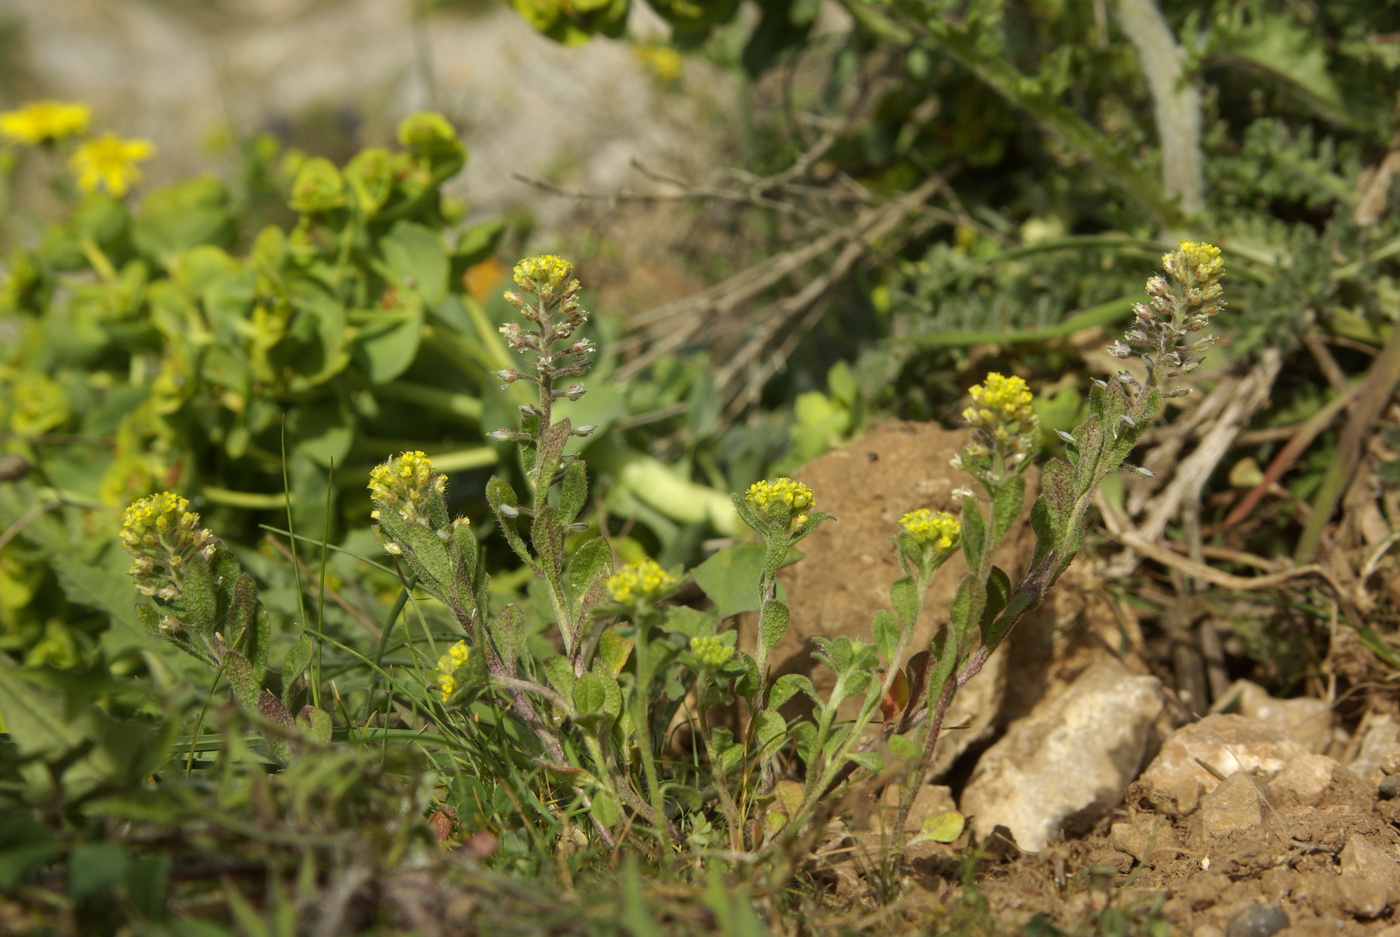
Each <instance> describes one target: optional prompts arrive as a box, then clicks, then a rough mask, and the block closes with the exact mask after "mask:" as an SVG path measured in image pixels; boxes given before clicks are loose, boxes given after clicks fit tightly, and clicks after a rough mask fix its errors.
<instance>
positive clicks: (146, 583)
mask: <svg viewBox="0 0 1400 937" xmlns="http://www.w3.org/2000/svg"><path fill="white" fill-rule="evenodd" d="M189 506H190V503H189V501H188V500H186V499H185V498H182V497H180V496H179V495H177V494H175V493H174V492H172V491H163V492H161V493H160V494H158V495H151V496H150V497H146V498H141V499H140V500H139V501H136V502H135V503H134V504H132V505H131V506H130V507H128V508H127V509H126V511H124V512H123V513H122V529H121V541H122V544H123V545H124V546H125V547H126V549H127V552H128V553H130V554H131V555H132V557H134V562H133V563H132V564H131V567H130V568H129V569H128V570H127V572H128V573H130V574H131V576H132V577H133V578H134V579H135V580H136V588H137V590H138V591H139V592H141V594H142V595H149V596H155V597H157V598H160V599H164V600H165V601H167V602H172V601H174V600H176V599H178V598H180V596H181V594H182V593H181V591H180V581H181V580H182V579H183V577H184V571H185V568H186V566H187V565H188V563H189V560H190V559H191V558H192V557H194V556H196V555H202V556H203V557H204V558H205V559H208V558H210V557H212V556H213V555H214V551H215V550H216V549H217V547H218V544H219V541H218V539H217V538H216V537H215V536H214V535H213V533H211V532H210V531H209V530H208V529H207V528H203V527H200V526H199V515H198V514H196V513H194V512H193V511H190V510H189Z"/></svg>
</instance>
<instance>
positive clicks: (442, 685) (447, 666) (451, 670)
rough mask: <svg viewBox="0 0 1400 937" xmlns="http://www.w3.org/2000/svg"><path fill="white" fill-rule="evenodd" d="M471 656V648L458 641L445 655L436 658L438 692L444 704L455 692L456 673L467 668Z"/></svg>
mask: <svg viewBox="0 0 1400 937" xmlns="http://www.w3.org/2000/svg"><path fill="white" fill-rule="evenodd" d="M471 654H472V652H471V648H470V647H468V646H467V642H466V641H458V642H457V643H456V644H454V645H452V646H451V647H449V648H448V649H447V653H446V654H443V655H442V656H441V657H439V658H438V662H437V683H438V692H439V693H440V694H441V695H442V701H443V702H444V703H445V702H447V700H448V698H449V697H450V696H451V695H452V694H453V693H455V692H457V671H459V670H461V669H462V668H463V667H465V666H467V661H469V660H471Z"/></svg>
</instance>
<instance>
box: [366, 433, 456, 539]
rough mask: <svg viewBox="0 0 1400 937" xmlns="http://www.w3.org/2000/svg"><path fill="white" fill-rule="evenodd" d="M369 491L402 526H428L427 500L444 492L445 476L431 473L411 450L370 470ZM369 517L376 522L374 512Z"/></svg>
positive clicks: (429, 464)
mask: <svg viewBox="0 0 1400 937" xmlns="http://www.w3.org/2000/svg"><path fill="white" fill-rule="evenodd" d="M369 490H370V496H371V497H372V498H373V499H374V500H375V501H380V502H383V503H385V504H389V505H392V506H393V507H394V510H395V511H397V512H398V515H399V517H402V518H403V520H404V523H406V524H420V525H422V526H424V527H428V526H431V523H430V521H429V519H428V509H427V505H428V501H429V499H430V498H432V497H433V496H434V495H436V496H437V497H439V498H441V497H442V496H443V495H444V494H445V493H446V492H447V476H446V475H440V474H436V473H434V472H433V463H432V462H431V461H430V460H429V459H428V457H427V456H426V455H425V454H424V453H423V452H422V451H421V450H417V449H415V450H414V451H412V452H405V453H403V454H402V455H400V456H398V457H397V458H393V459H390V460H389V461H388V462H385V463H384V464H383V465H376V466H375V467H374V468H373V469H371V470H370V473H369ZM370 516H371V517H373V518H375V519H376V520H377V519H378V518H379V511H378V509H376V510H375V511H373V512H372V513H371V514H370Z"/></svg>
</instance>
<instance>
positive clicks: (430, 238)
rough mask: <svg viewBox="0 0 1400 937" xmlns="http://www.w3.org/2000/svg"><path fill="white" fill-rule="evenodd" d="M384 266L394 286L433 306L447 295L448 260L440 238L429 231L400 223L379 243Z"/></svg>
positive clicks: (410, 224)
mask: <svg viewBox="0 0 1400 937" xmlns="http://www.w3.org/2000/svg"><path fill="white" fill-rule="evenodd" d="M379 243H380V250H381V251H383V253H384V265H385V267H386V268H387V270H388V278H389V279H390V280H391V282H393V284H394V286H396V287H397V288H399V289H402V290H411V291H413V292H416V293H417V294H418V295H419V296H421V297H423V303H424V304H425V305H428V306H436V305H437V304H438V303H440V302H442V300H443V298H444V297H445V296H446V295H447V273H448V258H447V249H446V248H445V247H444V246H443V243H442V237H441V236H440V235H439V234H438V233H437V232H436V231H434V230H433V229H432V228H428V227H425V226H423V225H421V224H417V223H415V222H412V221H400V222H398V223H396V224H395V225H394V226H393V227H392V228H390V229H389V233H388V234H387V235H385V236H384V237H383V238H382V239H381V240H380V242H379Z"/></svg>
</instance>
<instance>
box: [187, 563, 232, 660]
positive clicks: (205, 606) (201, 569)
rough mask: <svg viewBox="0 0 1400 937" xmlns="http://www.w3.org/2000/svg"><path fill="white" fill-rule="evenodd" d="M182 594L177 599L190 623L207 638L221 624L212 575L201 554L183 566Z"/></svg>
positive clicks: (211, 636) (211, 635)
mask: <svg viewBox="0 0 1400 937" xmlns="http://www.w3.org/2000/svg"><path fill="white" fill-rule="evenodd" d="M183 592H184V594H183V595H182V596H181V597H180V599H179V605H181V606H183V608H184V610H185V613H186V614H187V615H188V616H189V620H190V624H192V625H194V626H195V627H196V628H198V629H199V631H200V633H201V634H203V635H204V636H205V637H206V638H208V639H209V640H211V641H212V640H213V639H214V632H215V631H216V630H217V629H218V628H219V627H220V626H221V625H222V624H223V615H221V614H220V609H219V603H218V600H217V598H216V597H215V592H214V577H213V574H212V573H211V572H210V571H209V561H208V560H206V559H205V558H204V557H202V556H194V557H191V558H190V561H189V563H188V565H186V567H185V579H184V583H183Z"/></svg>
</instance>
